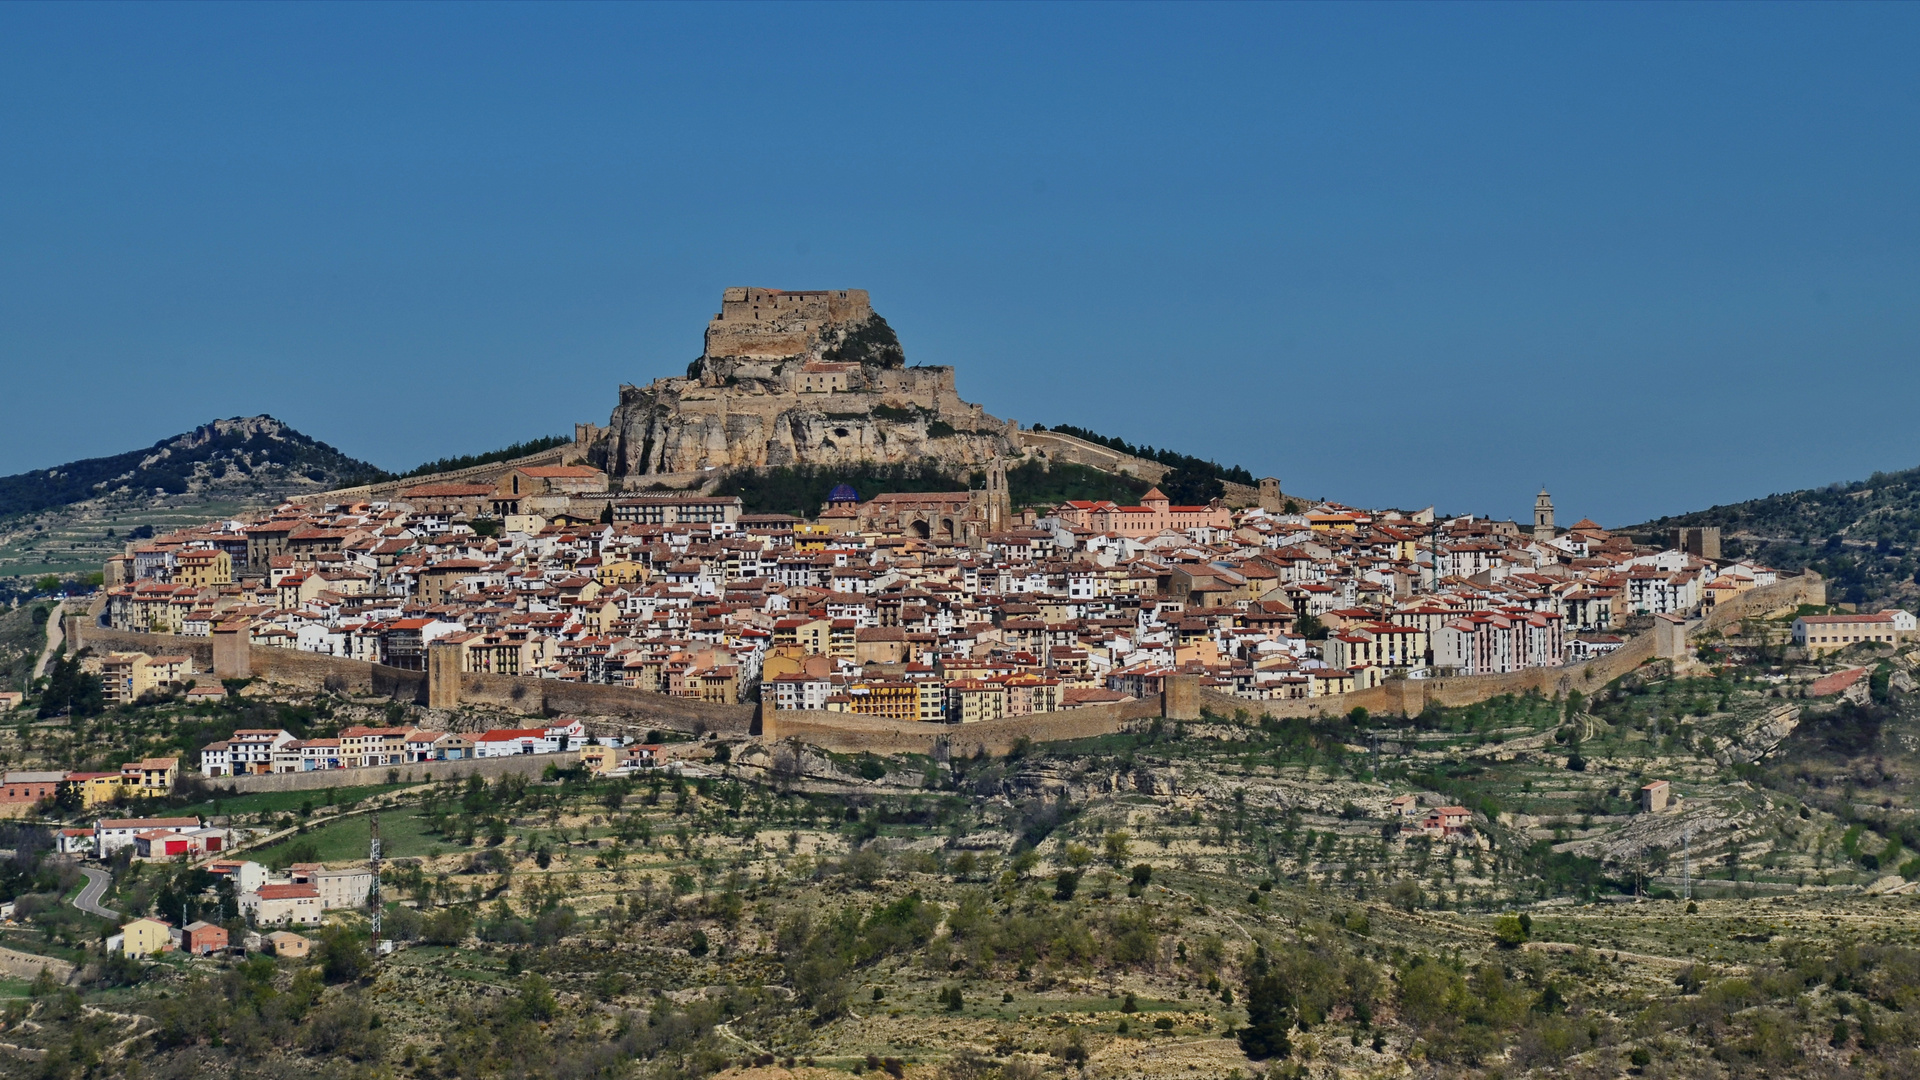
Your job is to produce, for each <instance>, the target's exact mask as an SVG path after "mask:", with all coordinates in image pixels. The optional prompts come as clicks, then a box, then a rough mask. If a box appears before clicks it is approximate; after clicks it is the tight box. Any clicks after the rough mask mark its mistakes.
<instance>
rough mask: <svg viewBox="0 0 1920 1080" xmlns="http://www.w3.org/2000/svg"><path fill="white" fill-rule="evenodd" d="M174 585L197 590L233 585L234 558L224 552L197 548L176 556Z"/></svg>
mask: <svg viewBox="0 0 1920 1080" xmlns="http://www.w3.org/2000/svg"><path fill="white" fill-rule="evenodd" d="M173 583H174V584H175V585H187V586H190V587H192V588H195V589H210V588H215V587H217V586H220V585H231V584H233V556H231V555H228V554H227V553H226V552H224V551H219V550H212V549H206V548H196V549H194V550H192V551H183V552H181V553H180V554H178V555H176V556H174V565H173Z"/></svg>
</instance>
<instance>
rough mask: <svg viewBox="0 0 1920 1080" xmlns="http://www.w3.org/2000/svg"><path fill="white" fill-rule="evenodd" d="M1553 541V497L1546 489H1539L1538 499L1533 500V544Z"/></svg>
mask: <svg viewBox="0 0 1920 1080" xmlns="http://www.w3.org/2000/svg"><path fill="white" fill-rule="evenodd" d="M1552 541H1553V496H1551V495H1549V494H1547V489H1546V488H1541V489H1540V497H1539V498H1537V499H1535V500H1533V542H1534V543H1536V544H1546V543H1551V542H1552Z"/></svg>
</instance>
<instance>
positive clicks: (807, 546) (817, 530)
mask: <svg viewBox="0 0 1920 1080" xmlns="http://www.w3.org/2000/svg"><path fill="white" fill-rule="evenodd" d="M837 536H839V533H837V532H836V531H834V528H833V526H832V525H828V524H824V523H809V522H801V523H800V524H798V525H795V526H794V527H793V550H795V551H797V552H800V553H802V554H811V553H814V552H819V551H824V550H826V547H827V545H828V544H829V543H831V542H832V541H833V540H834V538H835V537H837Z"/></svg>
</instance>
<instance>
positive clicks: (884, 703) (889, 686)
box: [847, 679, 920, 721]
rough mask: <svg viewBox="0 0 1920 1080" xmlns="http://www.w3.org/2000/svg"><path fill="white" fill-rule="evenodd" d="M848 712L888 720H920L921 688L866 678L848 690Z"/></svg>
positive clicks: (893, 681)
mask: <svg viewBox="0 0 1920 1080" xmlns="http://www.w3.org/2000/svg"><path fill="white" fill-rule="evenodd" d="M847 711H848V712H850V713H853V714H855V715H857V716H884V717H886V718H887V719H889V720H914V721H918V720H919V719H920V688H919V686H917V685H916V684H914V683H910V682H904V681H900V680H894V679H867V680H864V681H861V682H857V683H854V684H853V685H851V686H849V687H847Z"/></svg>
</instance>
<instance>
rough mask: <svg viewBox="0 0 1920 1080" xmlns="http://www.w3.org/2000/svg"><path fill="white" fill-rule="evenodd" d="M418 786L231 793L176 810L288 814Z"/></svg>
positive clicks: (209, 813)
mask: <svg viewBox="0 0 1920 1080" xmlns="http://www.w3.org/2000/svg"><path fill="white" fill-rule="evenodd" d="M418 786H419V785H417V784H370V785H367V786H364V787H343V788H326V789H323V790H320V791H262V792H260V793H258V794H255V795H233V796H229V797H226V798H220V799H211V800H209V801H207V802H203V803H199V804H197V805H194V806H189V807H186V808H184V809H183V810H181V811H180V813H181V814H183V815H185V814H198V815H200V816H201V817H203V818H204V817H214V816H218V815H221V814H227V815H235V814H282V813H287V814H290V813H295V812H298V811H299V809H300V807H301V806H302V805H303V804H310V805H312V806H313V807H314V808H316V809H318V808H319V807H322V806H352V805H354V804H355V803H357V802H359V801H360V800H362V799H365V798H368V797H369V796H373V795H384V794H386V793H387V792H389V791H400V790H402V789H403V788H408V787H418ZM329 794H331V795H332V796H333V798H332V799H331V800H329V799H328V798H327V796H328V795H329Z"/></svg>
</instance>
